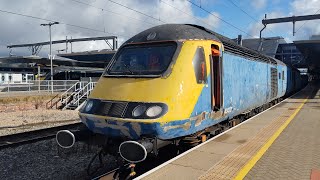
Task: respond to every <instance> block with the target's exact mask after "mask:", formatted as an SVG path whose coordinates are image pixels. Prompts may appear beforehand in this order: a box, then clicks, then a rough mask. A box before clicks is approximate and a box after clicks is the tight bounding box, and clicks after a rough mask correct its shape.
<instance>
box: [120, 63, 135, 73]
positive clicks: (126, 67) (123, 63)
mask: <svg viewBox="0 0 320 180" xmlns="http://www.w3.org/2000/svg"><path fill="white" fill-rule="evenodd" d="M122 64H123V65H124V67H125V68H126V69H127V70H128V71H129V72H130V73H131V74H134V73H133V72H132V71H131V70H130V68H129V67H128V66H127V65H126V63H124V62H123V61H122Z"/></svg>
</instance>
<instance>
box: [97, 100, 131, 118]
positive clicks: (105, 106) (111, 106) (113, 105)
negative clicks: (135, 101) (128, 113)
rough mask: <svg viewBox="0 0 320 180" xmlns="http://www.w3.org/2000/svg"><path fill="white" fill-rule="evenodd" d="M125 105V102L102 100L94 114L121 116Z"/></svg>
mask: <svg viewBox="0 0 320 180" xmlns="http://www.w3.org/2000/svg"><path fill="white" fill-rule="evenodd" d="M127 105H128V103H127V102H102V103H101V105H100V108H99V109H98V110H97V112H96V114H99V115H105V116H111V117H123V116H124V114H125V110H126V107H127Z"/></svg>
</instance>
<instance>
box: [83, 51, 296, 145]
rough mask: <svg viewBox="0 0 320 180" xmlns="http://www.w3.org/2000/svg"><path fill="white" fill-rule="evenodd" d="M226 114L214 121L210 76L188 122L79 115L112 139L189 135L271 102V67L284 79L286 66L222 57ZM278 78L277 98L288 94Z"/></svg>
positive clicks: (165, 137)
mask: <svg viewBox="0 0 320 180" xmlns="http://www.w3.org/2000/svg"><path fill="white" fill-rule="evenodd" d="M222 67H223V69H222V72H223V80H222V83H223V107H222V109H221V111H222V112H223V115H222V116H220V117H219V118H216V119H212V118H211V116H210V113H212V111H211V84H210V83H211V79H210V78H211V77H210V74H209V75H208V84H207V85H205V86H204V87H203V89H202V92H201V94H200V96H199V98H198V101H197V103H196V104H195V105H194V108H193V112H192V113H191V115H190V118H189V119H183V120H172V121H170V122H168V123H166V124H160V123H158V122H155V123H142V122H122V121H116V120H111V119H106V118H105V117H97V116H87V115H85V114H80V117H81V120H82V121H83V122H84V123H85V124H86V125H87V127H88V128H89V129H90V130H92V131H93V132H96V133H102V134H105V135H108V136H112V137H127V138H130V139H133V140H136V139H139V138H140V137H141V136H142V135H153V136H156V137H158V138H160V139H173V138H177V137H181V136H186V135H190V134H193V133H196V132H198V131H201V130H203V129H205V128H207V127H210V126H212V125H215V124H217V123H219V122H221V121H224V120H226V119H231V118H232V117H234V116H236V115H238V114H240V113H243V112H246V111H248V110H251V109H253V108H256V107H258V106H261V105H262V104H265V103H267V102H269V101H271V100H272V99H271V98H270V90H271V88H270V83H271V82H270V78H271V77H270V74H271V69H270V68H271V67H274V68H277V69H278V72H281V73H282V71H284V72H285V73H286V75H285V80H286V78H287V77H289V73H287V68H286V66H284V65H278V66H277V65H272V64H267V63H263V62H257V61H251V60H247V59H245V58H243V57H240V56H237V55H233V54H229V53H224V54H223V65H222ZM287 83H288V84H289V83H290V82H289V81H288V82H283V80H282V78H280V79H279V78H278V96H277V97H276V98H279V97H281V96H283V94H284V93H285V92H286V90H287V88H286V85H287ZM202 113H204V117H205V118H204V119H201V120H200V121H197V120H199V119H197V118H196V117H197V116H198V117H199V116H201V114H202Z"/></svg>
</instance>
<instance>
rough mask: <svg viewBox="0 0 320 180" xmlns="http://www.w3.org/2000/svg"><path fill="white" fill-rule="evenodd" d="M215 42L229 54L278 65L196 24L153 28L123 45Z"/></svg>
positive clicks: (266, 57) (270, 58)
mask: <svg viewBox="0 0 320 180" xmlns="http://www.w3.org/2000/svg"><path fill="white" fill-rule="evenodd" d="M194 39H203V40H214V41H218V42H221V43H222V44H223V46H224V50H225V51H226V52H229V53H233V54H237V55H240V56H244V57H246V58H249V59H252V60H254V61H260V62H266V63H270V64H277V61H276V60H275V59H274V58H272V57H269V56H266V55H263V54H260V53H258V52H257V51H254V50H251V49H248V48H246V47H243V46H240V45H238V44H236V43H235V42H234V41H233V40H231V39H229V38H227V37H225V36H223V35H221V34H219V33H216V32H213V31H211V30H209V29H207V28H204V27H202V26H198V25H194V24H163V25H159V26H155V27H152V28H150V29H147V30H145V31H142V32H141V33H139V34H137V35H135V36H133V37H132V38H130V39H128V40H127V41H126V42H125V43H124V44H123V45H126V44H131V43H141V42H152V41H179V40H194Z"/></svg>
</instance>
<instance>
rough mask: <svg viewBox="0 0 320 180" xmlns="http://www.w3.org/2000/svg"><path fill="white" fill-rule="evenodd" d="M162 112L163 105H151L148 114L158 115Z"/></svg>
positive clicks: (151, 115) (149, 115) (150, 115)
mask: <svg viewBox="0 0 320 180" xmlns="http://www.w3.org/2000/svg"><path fill="white" fill-rule="evenodd" d="M161 112H162V107H160V106H151V107H149V108H148V110H147V112H146V115H147V116H148V117H156V116H158V115H160V114H161Z"/></svg>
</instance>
